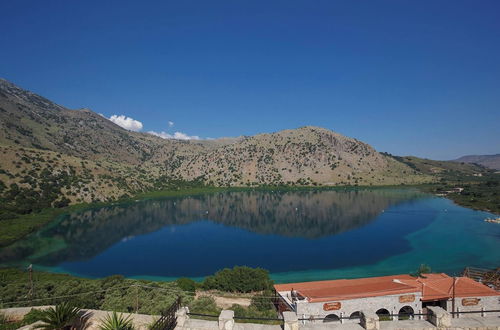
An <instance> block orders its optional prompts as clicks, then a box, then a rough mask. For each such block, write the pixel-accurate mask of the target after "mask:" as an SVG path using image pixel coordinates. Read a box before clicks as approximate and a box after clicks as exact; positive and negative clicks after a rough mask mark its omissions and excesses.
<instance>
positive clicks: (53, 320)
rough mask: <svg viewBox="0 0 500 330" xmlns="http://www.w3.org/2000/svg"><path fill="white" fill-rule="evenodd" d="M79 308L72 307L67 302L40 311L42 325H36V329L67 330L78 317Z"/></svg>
mask: <svg viewBox="0 0 500 330" xmlns="http://www.w3.org/2000/svg"><path fill="white" fill-rule="evenodd" d="M79 313H80V308H78V307H74V306H72V305H71V304H69V303H67V302H63V303H61V304H59V305H56V307H55V308H54V307H51V308H48V309H45V310H43V311H41V313H40V321H42V322H43V323H44V324H40V325H37V326H36V328H37V329H45V330H56V329H68V328H70V327H71V325H72V323H73V322H74V321H75V319H76V318H77V317H78V315H79Z"/></svg>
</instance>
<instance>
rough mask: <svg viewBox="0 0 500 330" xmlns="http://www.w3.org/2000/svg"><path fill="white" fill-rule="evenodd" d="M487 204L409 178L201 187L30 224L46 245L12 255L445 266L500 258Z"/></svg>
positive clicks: (167, 269)
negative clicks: (358, 187)
mask: <svg viewBox="0 0 500 330" xmlns="http://www.w3.org/2000/svg"><path fill="white" fill-rule="evenodd" d="M487 215H488V214H487V213H484V212H477V211H472V210H469V209H464V208H461V207H458V206H456V205H453V204H452V203H451V202H450V201H448V200H446V199H442V198H435V197H433V196H429V195H423V194H420V193H417V192H415V191H413V190H395V189H375V190H373V191H346V192H344V191H321V192H288V193H276V192H275V193H270V192H252V193H247V192H240V193H225V194H214V195H203V196H193V197H190V198H177V199H162V200H152V201H145V202H141V203H133V204H129V205H125V206H123V205H122V206H116V207H108V208H105V209H98V210H94V211H92V212H82V213H78V214H73V215H71V216H69V217H66V218H65V219H63V220H62V221H61V222H60V223H59V224H56V225H54V226H53V227H51V228H48V229H46V230H45V231H44V232H41V233H39V234H38V235H37V239H38V241H39V242H40V243H38V244H39V245H40V246H43V247H44V249H46V252H40V251H36V249H37V248H36V246H35V247H33V251H34V252H35V253H31V254H29V255H25V256H21V258H22V259H24V260H25V261H28V260H29V261H30V262H34V263H35V264H37V265H41V266H47V267H49V268H56V269H57V270H60V271H66V272H71V273H75V274H80V275H86V276H106V275H111V274H123V275H126V276H151V277H180V276H191V277H198V276H204V275H208V274H212V273H214V272H215V271H217V270H219V269H221V268H224V267H232V266H234V265H247V266H252V267H263V268H265V269H268V270H270V271H271V273H273V277H274V278H275V279H276V280H278V281H291V280H294V281H295V280H310V279H321V278H331V277H355V276H371V275H381V274H390V273H408V272H410V271H412V270H414V269H415V268H416V267H418V265H419V264H420V263H427V264H430V265H431V266H433V268H434V269H435V270H440V271H448V272H454V271H459V270H461V269H462V268H463V267H465V266H467V265H476V266H483V267H486V266H489V267H493V266H497V264H498V262H499V261H500V252H498V251H500V249H499V247H500V241H499V234H500V226H498V225H496V226H495V224H489V223H485V222H483V221H482V220H483V219H484V217H486V216H487ZM32 241H33V240H32ZM34 241H37V240H36V239H35V240H34ZM61 241H64V244H61ZM51 242H52V243H51ZM51 246H52V248H51ZM27 250H29V249H26V248H25V249H24V251H27ZM484 251H488V252H487V253H484ZM485 254H486V255H487V256H485Z"/></svg>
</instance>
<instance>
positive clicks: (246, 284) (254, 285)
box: [202, 266, 273, 293]
mask: <svg viewBox="0 0 500 330" xmlns="http://www.w3.org/2000/svg"><path fill="white" fill-rule="evenodd" d="M272 285H273V282H272V281H271V279H270V278H269V272H268V271H267V270H264V269H262V268H250V267H246V266H236V267H234V268H233V269H229V268H224V269H223V270H220V271H218V272H217V273H215V274H214V275H212V276H208V277H207V278H206V279H205V280H204V281H203V284H202V286H203V288H204V289H206V290H221V291H226V292H243V293H247V292H253V291H263V290H270V289H271V288H272Z"/></svg>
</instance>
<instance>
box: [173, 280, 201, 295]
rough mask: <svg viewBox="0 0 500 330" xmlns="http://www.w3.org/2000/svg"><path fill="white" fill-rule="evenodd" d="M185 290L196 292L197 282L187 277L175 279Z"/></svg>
mask: <svg viewBox="0 0 500 330" xmlns="http://www.w3.org/2000/svg"><path fill="white" fill-rule="evenodd" d="M175 282H176V283H177V285H178V286H179V288H181V290H183V291H189V292H195V291H196V282H195V281H193V280H192V279H190V278H187V277H181V278H179V279H177V280H176V281H175Z"/></svg>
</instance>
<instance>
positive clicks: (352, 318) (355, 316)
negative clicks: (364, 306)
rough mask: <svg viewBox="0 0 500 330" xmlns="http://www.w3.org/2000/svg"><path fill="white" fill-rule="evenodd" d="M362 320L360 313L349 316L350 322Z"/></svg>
mask: <svg viewBox="0 0 500 330" xmlns="http://www.w3.org/2000/svg"><path fill="white" fill-rule="evenodd" d="M360 318H361V313H360V312H354V313H352V314H351V315H350V316H349V319H350V320H359V319H360Z"/></svg>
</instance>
